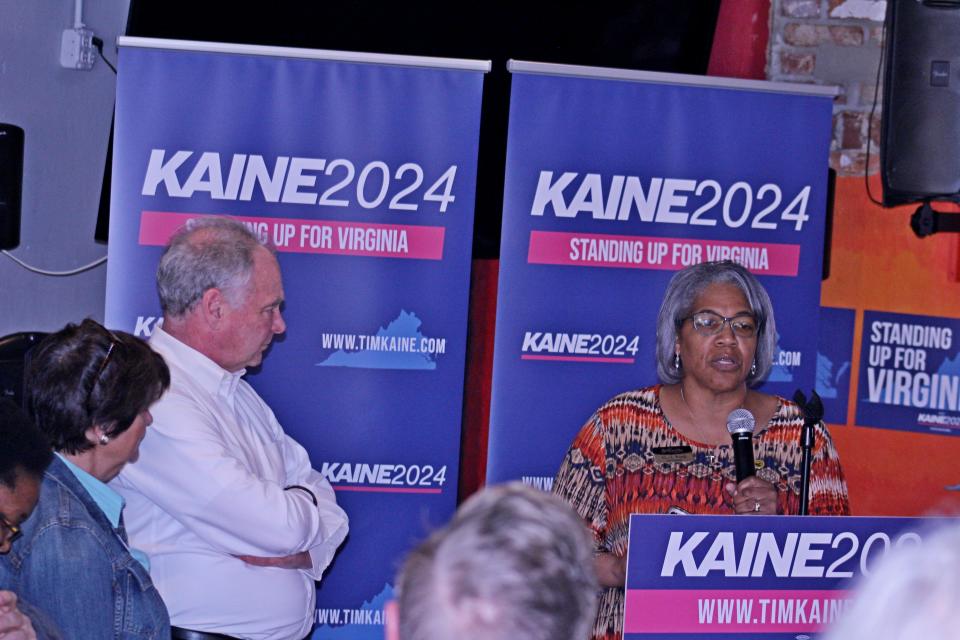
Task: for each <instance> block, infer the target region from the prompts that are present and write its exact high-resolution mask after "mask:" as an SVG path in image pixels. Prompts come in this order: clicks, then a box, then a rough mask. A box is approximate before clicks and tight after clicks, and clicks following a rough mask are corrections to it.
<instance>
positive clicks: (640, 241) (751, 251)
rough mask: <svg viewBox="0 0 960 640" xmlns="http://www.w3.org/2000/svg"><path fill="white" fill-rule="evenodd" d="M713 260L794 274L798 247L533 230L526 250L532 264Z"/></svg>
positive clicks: (651, 265) (673, 265)
mask: <svg viewBox="0 0 960 640" xmlns="http://www.w3.org/2000/svg"><path fill="white" fill-rule="evenodd" d="M713 260H733V261H734V262H739V263H740V264H742V265H743V266H745V267H746V268H747V269H749V270H750V271H752V272H754V273H759V274H764V275H771V276H795V275H797V272H798V269H799V264H800V245H798V244H776V243H772V242H725V241H721V240H697V239H694V238H656V237H647V236H620V235H609V234H600V233H566V232H559V231H531V232H530V248H529V251H528V253H527V262H529V263H531V264H558V265H567V266H575V267H615V268H621V269H661V270H669V271H676V270H679V269H682V268H684V267H686V266H688V265H691V264H698V263H700V262H706V261H713Z"/></svg>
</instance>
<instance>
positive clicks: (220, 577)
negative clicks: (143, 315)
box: [111, 328, 347, 640]
mask: <svg viewBox="0 0 960 640" xmlns="http://www.w3.org/2000/svg"><path fill="white" fill-rule="evenodd" d="M150 346H151V347H153V349H154V350H155V351H157V353H159V354H160V355H162V356H163V358H164V360H166V362H167V365H168V366H169V367H170V376H171V385H170V390H169V391H167V393H166V394H165V395H164V396H163V398H162V399H161V400H160V401H159V402H158V403H157V404H155V405H154V406H153V407H152V408H151V413H152V414H153V420H154V421H153V426H151V427H150V428H148V429H147V434H146V437H145V438H144V439H143V442H142V443H141V445H140V458H139V460H138V461H137V462H135V463H132V464H128V465H127V466H126V467H125V468H124V470H123V472H122V473H121V474H120V475H119V476H118V477H117V478H116V479H115V480H114V481H113V483H112V485H111V486H113V487H114V488H116V489H117V491H119V492H120V493H121V494H122V495H123V497H124V498H125V499H126V501H127V507H126V511H125V512H124V519H125V521H126V528H127V533H128V535H129V537H130V541H131V544H132V545H134V546H135V547H137V548H139V549H142V550H143V551H145V552H146V553H147V554H148V555H149V557H150V574H151V577H152V578H153V582H154V583H155V584H156V586H157V589H159V591H160V595H161V596H162V597H163V599H164V601H165V602H166V604H167V608H168V609H169V611H170V619H171V622H172V624H174V625H176V626H178V627H185V628H189V629H194V630H197V631H209V632H216V633H225V634H227V635H232V636H237V637H241V638H248V639H250V640H274V639H276V640H280V639H294V638H302V637H303V636H305V635H306V634H307V632H308V631H309V630H310V627H311V625H312V622H313V617H314V601H315V596H316V593H315V585H314V580H319V579H320V576H321V575H322V573H323V571H324V569H325V568H326V567H327V565H329V564H330V561H331V560H332V559H333V554H334V552H335V551H336V549H337V547H338V546H340V543H341V542H343V539H344V537H346V535H347V516H346V514H345V513H344V512H343V510H342V509H340V507H338V506H337V503H336V498H335V497H334V493H333V489H332V488H331V487H330V484H329V483H328V482H327V481H326V480H324V479H323V478H322V477H321V476H320V474H319V473H317V472H316V471H315V470H314V469H312V468H311V466H310V460H309V458H308V457H307V453H306V451H305V450H304V448H303V447H301V446H300V445H299V444H297V443H296V442H295V441H294V440H293V439H291V438H290V437H289V436H287V435H286V434H285V433H284V432H283V428H282V427H281V426H280V424H279V423H278V422H277V419H276V417H274V415H273V412H272V411H271V410H270V408H269V407H268V406H267V405H266V403H265V402H264V401H263V400H262V399H261V398H260V396H258V395H257V393H256V392H255V391H254V390H253V388H252V387H251V386H250V385H249V384H247V382H246V381H244V380H242V379H241V377H242V376H243V374H244V371H238V372H235V373H230V372H228V371H226V370H224V369H222V368H221V367H220V366H219V365H217V364H216V363H214V362H213V361H212V360H210V359H209V358H207V357H206V356H204V355H203V354H201V353H200V352H198V351H196V350H194V349H192V348H191V347H188V346H187V345H185V344H184V343H182V342H180V341H179V340H177V339H176V338H174V337H172V336H171V335H170V334H168V333H165V332H164V331H163V329H160V328H157V329H156V330H155V331H154V333H153V336H152V337H151V339H150ZM294 484H299V485H302V486H304V487H307V488H309V489H310V490H311V491H312V492H313V493H314V494H315V495H316V497H317V500H318V502H319V505H318V506H314V504H313V500H312V499H311V498H310V495H309V494H308V493H306V492H305V491H300V490H297V489H294V490H287V491H285V490H284V487H287V486H289V485H294ZM301 551H309V552H310V557H311V559H312V562H313V566H312V568H311V569H308V570H299V569H280V568H274V567H257V566H252V565H249V564H247V563H245V562H243V561H242V560H240V559H238V558H236V557H235V556H238V555H251V556H271V557H277V556H288V555H292V554H295V553H298V552H301Z"/></svg>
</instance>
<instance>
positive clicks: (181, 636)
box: [170, 627, 237, 640]
mask: <svg viewBox="0 0 960 640" xmlns="http://www.w3.org/2000/svg"><path fill="white" fill-rule="evenodd" d="M170 638H171V640H223V639H226V640H237V639H236V638H235V637H234V636H227V635H224V634H222V633H209V632H206V631H194V630H193V629H184V628H183V627H170Z"/></svg>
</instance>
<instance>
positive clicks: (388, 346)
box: [106, 39, 488, 639]
mask: <svg viewBox="0 0 960 640" xmlns="http://www.w3.org/2000/svg"><path fill="white" fill-rule="evenodd" d="M183 44H187V45H190V46H191V47H192V48H193V49H197V50H192V49H191V50H185V49H183V48H180V47H182V46H183ZM206 45H207V43H167V42H165V41H152V40H143V39H124V40H123V41H121V50H120V74H119V77H118V89H117V90H118V98H117V114H116V148H115V152H114V167H113V194H112V210H111V227H110V245H109V265H108V272H107V303H106V320H107V324H108V325H109V326H111V327H117V328H122V329H125V330H128V331H131V332H134V333H136V334H137V335H140V336H149V335H150V333H151V332H152V331H153V329H154V327H155V326H156V323H157V322H158V316H159V315H160V313H159V304H158V302H157V297H156V293H155V287H154V273H155V270H156V265H157V261H158V259H159V256H160V253H161V251H162V247H163V245H164V244H165V243H166V241H167V239H168V238H169V237H170V235H171V234H172V233H173V232H174V230H175V229H177V228H178V227H180V226H181V225H182V224H184V223H186V222H187V221H189V220H190V219H191V218H195V217H199V216H203V215H210V214H216V215H230V216H236V217H238V218H239V219H240V220H242V221H244V222H246V223H247V224H249V225H250V226H251V228H253V229H254V230H256V231H257V232H258V233H260V234H261V235H262V236H263V237H264V238H266V239H269V240H270V241H271V242H272V243H273V244H274V245H275V246H276V248H277V251H278V259H279V261H280V265H281V269H282V271H283V278H284V287H285V291H286V303H285V307H284V313H285V318H286V321H287V331H286V334H285V335H284V336H283V337H282V338H279V339H278V340H276V341H275V342H274V344H273V346H272V348H271V350H270V353H269V354H268V356H267V357H266V359H265V363H264V365H263V367H262V370H261V371H254V372H251V373H250V374H249V375H248V379H249V380H250V382H251V383H252V384H253V386H254V387H255V388H256V389H257V391H258V392H259V393H260V394H261V395H262V396H263V397H264V399H265V400H266V401H267V402H268V403H269V404H270V406H271V407H272V408H273V409H274V411H275V413H276V414H277V417H278V418H279V420H280V422H281V424H283V425H284V428H285V429H286V431H287V432H288V433H289V434H290V435H291V436H293V437H294V438H295V439H296V440H298V441H299V442H300V443H302V444H303V445H304V446H305V447H306V448H307V450H308V451H309V453H310V457H311V460H312V462H313V465H314V468H316V469H318V470H319V471H321V473H323V474H324V475H325V476H326V477H327V478H328V479H329V480H330V482H331V483H332V484H333V486H334V488H335V490H336V492H337V500H338V502H340V504H341V505H342V506H343V508H344V509H345V510H346V512H347V513H348V515H349V516H350V535H349V537H348V539H347V542H346V543H345V545H344V547H342V548H341V551H340V553H339V555H338V557H337V558H336V560H335V562H334V564H333V565H332V567H331V569H330V570H329V571H328V572H327V574H326V575H325V577H324V579H323V581H322V583H321V585H320V587H319V589H318V610H317V623H318V624H317V627H316V630H315V632H314V635H313V637H315V638H324V639H327V638H330V639H344V638H378V639H379V638H381V637H382V634H383V628H382V626H381V625H382V618H383V615H382V607H383V604H384V602H385V601H386V600H388V599H389V598H391V597H392V593H393V588H392V583H393V574H394V572H395V571H396V569H397V567H398V565H399V561H400V559H401V558H402V556H403V554H404V553H405V552H406V551H407V549H408V548H409V547H410V546H411V545H412V544H413V543H415V542H416V541H418V540H419V539H421V538H422V537H423V536H424V535H425V534H426V533H427V531H428V529H429V528H430V527H432V526H436V525H438V524H441V523H443V522H444V521H446V519H447V518H448V517H449V516H450V514H451V513H452V512H453V511H454V508H455V504H456V497H457V489H456V478H457V473H458V469H457V466H458V456H459V440H460V438H459V433H460V423H461V410H462V398H463V396H462V392H463V377H464V358H465V340H466V320H467V300H468V288H469V273H470V256H471V244H472V229H473V206H474V191H475V176H476V158H477V144H478V133H479V121H480V102H481V91H482V80H483V70H484V69H485V68H487V67H488V63H486V64H483V63H471V62H470V61H456V62H458V63H460V64H459V68H458V65H455V64H452V62H454V61H450V62H451V64H449V65H447V66H444V63H445V62H446V61H443V60H437V59H433V60H430V61H429V63H428V62H427V61H425V59H413V58H402V57H390V56H374V55H366V56H364V54H352V53H345V54H343V55H344V56H345V59H337V58H336V56H335V55H332V54H331V52H326V53H327V54H328V55H327V57H326V58H320V57H318V56H314V55H311V53H313V52H305V51H303V50H286V49H273V48H269V49H268V48H265V47H248V46H234V45H210V47H209V48H208V49H206V50H204V47H205V46H206ZM230 47H233V48H232V49H231V50H230V51H229V52H224V51H222V50H223V49H224V48H230ZM360 58H363V60H360Z"/></svg>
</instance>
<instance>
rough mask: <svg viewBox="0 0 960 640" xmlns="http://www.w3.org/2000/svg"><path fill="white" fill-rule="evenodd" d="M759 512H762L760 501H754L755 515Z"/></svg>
mask: <svg viewBox="0 0 960 640" xmlns="http://www.w3.org/2000/svg"><path fill="white" fill-rule="evenodd" d="M758 511H760V501H759V500H754V502H753V512H754V513H757V512H758Z"/></svg>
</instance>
